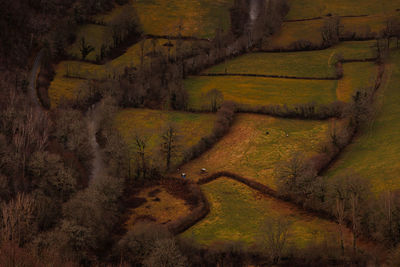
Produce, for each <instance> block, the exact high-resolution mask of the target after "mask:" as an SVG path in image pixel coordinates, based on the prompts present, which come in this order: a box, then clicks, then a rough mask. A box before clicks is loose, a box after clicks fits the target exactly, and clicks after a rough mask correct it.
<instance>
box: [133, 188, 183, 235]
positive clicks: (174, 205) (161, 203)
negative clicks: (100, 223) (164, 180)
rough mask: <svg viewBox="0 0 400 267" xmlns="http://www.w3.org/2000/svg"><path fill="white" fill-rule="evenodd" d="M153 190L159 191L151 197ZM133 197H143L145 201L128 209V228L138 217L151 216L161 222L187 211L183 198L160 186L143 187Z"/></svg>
mask: <svg viewBox="0 0 400 267" xmlns="http://www.w3.org/2000/svg"><path fill="white" fill-rule="evenodd" d="M155 190H159V191H160V192H159V193H157V194H155V195H154V196H153V197H152V196H151V194H150V193H151V192H152V191H155ZM135 197H136V198H144V199H146V201H147V202H145V203H143V204H142V205H140V206H139V207H137V208H135V209H130V211H129V213H130V214H129V219H128V221H127V222H126V228H127V229H128V230H129V229H130V228H132V227H133V225H134V224H135V222H136V221H137V219H138V218H139V219H140V217H147V216H151V217H152V218H153V219H155V220H156V222H158V223H160V224H163V223H167V222H169V221H172V220H176V219H177V218H179V217H182V216H185V215H186V214H187V213H188V212H189V206H188V205H186V203H185V201H184V200H183V199H179V198H176V197H174V196H172V195H171V194H169V193H168V192H167V191H166V190H165V188H163V187H161V186H153V187H149V188H146V189H143V190H142V191H140V192H139V194H137V195H136V196H135Z"/></svg>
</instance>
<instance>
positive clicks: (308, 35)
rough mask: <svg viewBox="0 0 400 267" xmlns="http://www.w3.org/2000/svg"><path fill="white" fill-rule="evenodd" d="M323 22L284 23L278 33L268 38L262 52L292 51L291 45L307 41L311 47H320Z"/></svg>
mask: <svg viewBox="0 0 400 267" xmlns="http://www.w3.org/2000/svg"><path fill="white" fill-rule="evenodd" d="M323 25H324V22H323V20H312V21H299V22H284V23H283V24H282V27H281V29H280V30H279V32H277V33H276V34H274V35H273V36H271V37H270V38H268V39H267V40H266V41H265V42H264V43H263V46H262V49H264V50H279V49H293V48H294V46H293V44H294V43H295V42H299V41H302V42H304V41H308V42H310V43H311V44H312V45H313V46H317V47H319V46H321V44H322V35H321V28H322V26H323Z"/></svg>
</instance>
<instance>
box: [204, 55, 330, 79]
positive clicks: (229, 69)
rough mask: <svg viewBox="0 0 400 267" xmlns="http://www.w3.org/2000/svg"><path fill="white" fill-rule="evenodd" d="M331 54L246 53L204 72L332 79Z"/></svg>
mask: <svg viewBox="0 0 400 267" xmlns="http://www.w3.org/2000/svg"><path fill="white" fill-rule="evenodd" d="M336 62H337V57H336V56H335V54H331V53H328V52H326V51H324V50H321V51H305V52H287V53H285V52H282V53H263V52H258V53H249V54H245V55H243V56H239V57H237V58H235V59H232V60H227V61H226V62H224V63H221V64H219V65H216V66H213V67H211V68H209V69H207V70H205V71H204V73H225V72H226V73H239V74H263V75H279V76H292V77H293V76H296V77H314V78H321V77H335V76H336V72H335V63H336Z"/></svg>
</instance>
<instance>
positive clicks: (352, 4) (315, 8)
mask: <svg viewBox="0 0 400 267" xmlns="http://www.w3.org/2000/svg"><path fill="white" fill-rule="evenodd" d="M289 6H290V11H289V14H288V15H287V16H286V18H287V19H307V18H315V17H320V16H325V15H328V14H332V15H338V16H360V15H373V14H382V15H385V14H387V13H393V12H394V11H396V9H398V8H399V7H400V1H399V0H391V1H381V0H368V1H366V0H330V1H324V0H289Z"/></svg>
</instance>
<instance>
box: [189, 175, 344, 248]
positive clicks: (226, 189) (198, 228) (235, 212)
mask: <svg viewBox="0 0 400 267" xmlns="http://www.w3.org/2000/svg"><path fill="white" fill-rule="evenodd" d="M202 190H203V191H204V193H205V195H206V197H207V199H208V200H209V202H210V204H211V212H210V213H209V214H208V215H207V217H206V218H205V219H203V220H202V221H200V222H199V223H198V224H196V225H195V226H193V227H191V228H189V229H188V230H187V231H186V232H184V233H183V234H182V235H183V236H185V237H191V238H194V240H196V241H197V242H199V243H200V244H203V245H209V244H211V243H213V242H216V241H242V242H244V243H245V244H247V245H250V244H254V243H257V242H259V241H260V240H261V239H265V238H266V234H265V229H263V222H264V221H265V220H266V219H267V218H268V217H277V216H282V217H284V218H285V219H287V220H289V221H290V222H291V226H290V228H289V237H288V246H289V247H290V246H296V247H305V246H306V245H307V244H308V243H309V242H310V241H317V242H318V241H319V242H322V241H323V240H324V239H325V238H326V239H328V240H330V242H332V243H331V244H335V243H336V242H337V241H338V227H337V224H335V223H333V222H330V221H326V220H322V219H319V218H317V217H313V216H310V215H307V214H305V213H304V212H302V211H300V210H298V209H297V208H295V207H294V206H293V205H290V204H288V203H285V202H282V201H279V200H276V199H273V198H269V197H266V196H263V195H261V194H260V193H258V192H257V191H255V190H253V189H251V188H249V187H247V186H245V185H243V184H241V183H239V182H236V181H233V180H229V179H227V178H220V179H218V180H216V181H213V182H211V183H208V184H205V185H202ZM345 240H346V243H347V244H350V240H351V239H350V233H349V232H348V231H345ZM336 244H338V243H336Z"/></svg>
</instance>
